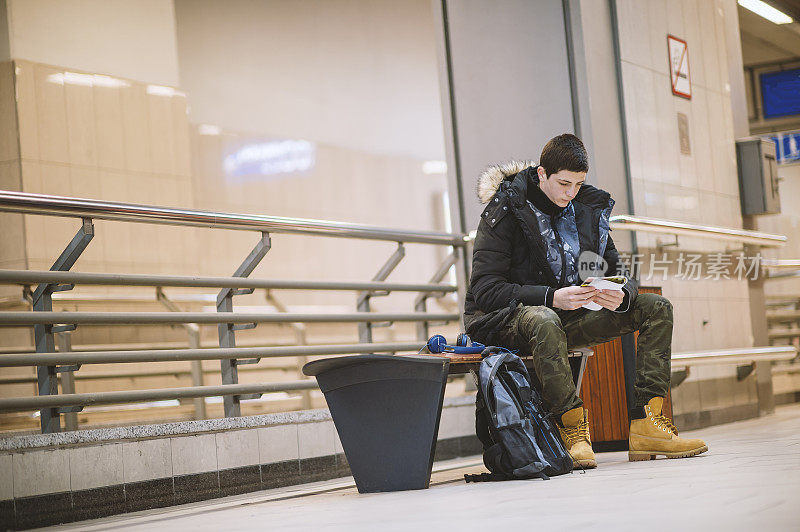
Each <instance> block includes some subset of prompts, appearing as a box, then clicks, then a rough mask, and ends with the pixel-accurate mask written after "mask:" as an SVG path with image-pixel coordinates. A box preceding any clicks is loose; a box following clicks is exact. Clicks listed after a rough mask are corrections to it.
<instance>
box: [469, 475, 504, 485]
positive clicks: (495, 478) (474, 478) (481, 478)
mask: <svg viewBox="0 0 800 532" xmlns="http://www.w3.org/2000/svg"><path fill="white" fill-rule="evenodd" d="M510 479H511V477H509V476H507V475H504V474H502V473H480V474H477V475H467V474H464V482H466V483H467V484H469V483H470V482H499V481H501V480H510Z"/></svg>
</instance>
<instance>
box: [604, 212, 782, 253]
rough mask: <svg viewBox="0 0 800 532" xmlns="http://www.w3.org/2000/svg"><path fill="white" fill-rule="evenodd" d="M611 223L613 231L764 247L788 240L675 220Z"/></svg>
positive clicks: (633, 218)
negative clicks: (638, 232) (705, 239)
mask: <svg viewBox="0 0 800 532" xmlns="http://www.w3.org/2000/svg"><path fill="white" fill-rule="evenodd" d="M610 222H611V228H612V229H616V230H622V231H644V232H648V233H662V234H668V235H676V236H680V235H683V236H690V237H695V238H711V239H714V240H725V241H732V242H741V243H743V244H753V245H757V246H763V247H780V246H783V245H785V244H786V242H787V240H788V239H787V237H786V236H784V235H775V234H771V233H762V232H760V231H750V230H747V229H738V228H735V227H714V226H710V225H702V224H694V223H687V222H678V221H675V220H661V219H658V218H646V217H643V216H629V215H627V214H618V215H615V216H612V217H611V219H610Z"/></svg>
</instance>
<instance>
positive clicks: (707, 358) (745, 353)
mask: <svg viewBox="0 0 800 532" xmlns="http://www.w3.org/2000/svg"><path fill="white" fill-rule="evenodd" d="M796 356H797V348H796V347H794V346H770V347H744V348H739V349H719V350H715V351H696V352H691V353H674V354H673V355H672V368H673V369H676V368H685V367H688V366H710V365H718V364H752V363H753V362H759V361H772V362H775V361H779V360H792V359H793V358H795V357H796Z"/></svg>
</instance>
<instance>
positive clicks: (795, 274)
mask: <svg viewBox="0 0 800 532" xmlns="http://www.w3.org/2000/svg"><path fill="white" fill-rule="evenodd" d="M792 277H800V270H792V271H788V272H778V273H768V274H767V275H766V276H765V277H764V280H765V281H769V280H772V279H790V278H792Z"/></svg>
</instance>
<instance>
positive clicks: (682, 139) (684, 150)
mask: <svg viewBox="0 0 800 532" xmlns="http://www.w3.org/2000/svg"><path fill="white" fill-rule="evenodd" d="M678 142H679V145H680V147H681V154H683V155H691V154H692V144H691V142H689V117H688V116H686V114H685V113H678Z"/></svg>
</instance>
